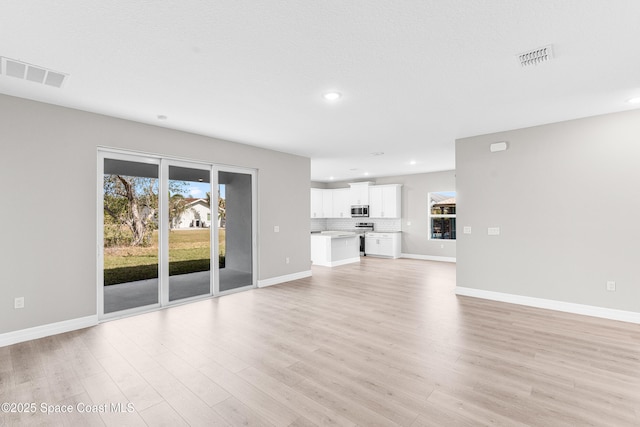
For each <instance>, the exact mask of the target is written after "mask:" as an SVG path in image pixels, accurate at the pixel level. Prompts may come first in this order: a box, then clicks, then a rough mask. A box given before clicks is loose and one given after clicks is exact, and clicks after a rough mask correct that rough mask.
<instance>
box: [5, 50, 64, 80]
mask: <svg viewBox="0 0 640 427" xmlns="http://www.w3.org/2000/svg"><path fill="white" fill-rule="evenodd" d="M0 74H4V75H6V76H10V77H16V78H18V79H23V80H29V81H31V82H34V83H40V84H45V85H47V86H53V87H62V84H63V83H64V81H65V79H66V78H67V77H68V76H69V75H68V74H64V73H60V72H58V71H53V70H49V69H47V68H44V67H40V66H38V65H33V64H28V63H26V62H22V61H17V60H15V59H10V58H4V57H1V56H0Z"/></svg>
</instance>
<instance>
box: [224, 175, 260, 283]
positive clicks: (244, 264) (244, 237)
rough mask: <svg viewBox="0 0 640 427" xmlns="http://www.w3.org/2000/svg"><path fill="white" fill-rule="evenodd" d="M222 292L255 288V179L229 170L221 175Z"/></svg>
mask: <svg viewBox="0 0 640 427" xmlns="http://www.w3.org/2000/svg"><path fill="white" fill-rule="evenodd" d="M218 185H219V191H218V192H219V201H218V204H219V206H221V209H220V211H219V213H220V214H219V220H218V221H219V229H218V232H219V242H220V252H219V266H220V289H219V290H220V292H225V291H231V290H235V289H239V288H244V287H246V286H252V285H253V271H254V257H255V255H254V253H253V240H254V223H253V222H254V221H253V205H254V201H253V193H254V176H253V174H252V173H251V172H245V171H240V170H238V169H230V168H227V169H225V170H220V171H219V172H218Z"/></svg>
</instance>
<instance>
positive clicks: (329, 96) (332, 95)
mask: <svg viewBox="0 0 640 427" xmlns="http://www.w3.org/2000/svg"><path fill="white" fill-rule="evenodd" d="M322 97H323V98H324V99H326V100H327V101H337V100H338V99H340V98H342V94H341V93H340V92H325V93H324V95H322Z"/></svg>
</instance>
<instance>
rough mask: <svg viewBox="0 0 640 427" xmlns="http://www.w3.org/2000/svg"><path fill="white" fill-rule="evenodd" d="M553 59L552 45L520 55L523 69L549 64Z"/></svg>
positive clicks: (519, 59) (519, 58)
mask: <svg viewBox="0 0 640 427" xmlns="http://www.w3.org/2000/svg"><path fill="white" fill-rule="evenodd" d="M551 59H553V47H552V45H549V46H544V47H539V48H537V49H533V50H530V51H528V52H523V53H521V54H519V55H518V61H519V62H520V65H521V66H522V67H530V66H532V65H538V64H542V63H543V62H548V61H550V60H551Z"/></svg>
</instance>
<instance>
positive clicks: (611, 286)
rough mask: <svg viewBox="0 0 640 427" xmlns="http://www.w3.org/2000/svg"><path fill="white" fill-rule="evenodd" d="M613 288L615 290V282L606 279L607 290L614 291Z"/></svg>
mask: <svg viewBox="0 0 640 427" xmlns="http://www.w3.org/2000/svg"><path fill="white" fill-rule="evenodd" d="M615 290H616V282H614V281H612V280H609V281H607V291H609V292H615Z"/></svg>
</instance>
